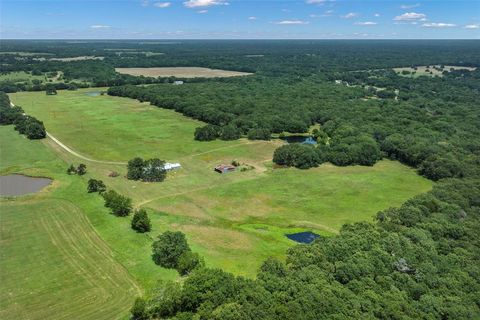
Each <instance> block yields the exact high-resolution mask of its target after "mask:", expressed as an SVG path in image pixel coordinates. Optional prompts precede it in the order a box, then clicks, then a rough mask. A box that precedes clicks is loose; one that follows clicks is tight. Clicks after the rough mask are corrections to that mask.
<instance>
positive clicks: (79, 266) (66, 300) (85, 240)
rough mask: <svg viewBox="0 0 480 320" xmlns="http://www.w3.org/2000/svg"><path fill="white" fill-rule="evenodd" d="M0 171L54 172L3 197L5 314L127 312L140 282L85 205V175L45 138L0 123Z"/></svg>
mask: <svg viewBox="0 0 480 320" xmlns="http://www.w3.org/2000/svg"><path fill="white" fill-rule="evenodd" d="M0 136H1V139H0V149H1V150H2V152H1V154H0V174H6V173H12V172H22V173H25V174H28V175H32V176H48V177H51V178H53V179H54V180H53V183H52V185H51V186H49V187H47V188H45V189H44V190H42V191H40V192H39V193H37V194H32V195H26V196H21V197H16V198H1V199H0V207H1V210H0V239H1V240H0V269H1V270H2V272H1V273H0V281H1V283H2V285H1V289H0V318H1V319H122V318H124V317H125V316H126V315H127V313H128V309H129V306H130V304H131V303H132V300H133V299H134V297H135V296H137V295H139V294H140V293H141V292H142V289H141V287H140V286H139V285H138V284H137V283H136V281H135V280H134V278H133V277H132V276H131V275H130V274H129V272H128V271H127V270H126V268H125V267H124V266H122V264H120V263H119V262H118V259H116V258H115V252H114V251H112V249H111V248H110V246H109V245H107V244H106V242H105V241H104V240H103V239H102V238H101V237H100V236H99V234H98V233H97V231H96V230H95V228H94V227H93V226H92V224H91V222H90V221H89V219H87V216H86V214H85V212H86V211H87V210H85V209H87V208H88V207H90V206H92V200H95V199H88V198H85V197H83V196H82V195H81V194H79V193H78V191H74V190H79V189H84V187H85V186H84V183H83V181H82V180H81V179H78V178H77V177H74V176H67V175H64V174H61V173H59V172H60V171H59V170H60V169H62V168H63V167H64V166H65V163H64V162H63V161H61V160H59V159H58V158H57V157H56V155H55V153H54V152H52V151H50V150H49V149H48V148H47V147H46V146H45V144H44V143H43V142H41V141H31V140H28V139H25V138H24V137H23V136H21V135H19V134H18V133H17V132H16V131H14V130H13V127H12V126H7V127H1V128H0Z"/></svg>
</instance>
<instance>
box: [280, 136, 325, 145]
mask: <svg viewBox="0 0 480 320" xmlns="http://www.w3.org/2000/svg"><path fill="white" fill-rule="evenodd" d="M281 139H282V140H285V141H287V142H288V143H302V144H312V145H314V144H317V141H315V139H314V138H313V137H312V136H287V137H283V138H281Z"/></svg>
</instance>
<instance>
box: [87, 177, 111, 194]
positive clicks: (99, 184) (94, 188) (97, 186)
mask: <svg viewBox="0 0 480 320" xmlns="http://www.w3.org/2000/svg"><path fill="white" fill-rule="evenodd" d="M87 190H88V192H89V193H92V192H98V193H103V192H105V190H107V187H106V186H105V184H104V183H103V181H102V180H95V179H90V180H88V187H87Z"/></svg>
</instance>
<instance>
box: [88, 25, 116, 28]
mask: <svg viewBox="0 0 480 320" xmlns="http://www.w3.org/2000/svg"><path fill="white" fill-rule="evenodd" d="M90 28H91V29H109V28H111V26H107V25H103V24H94V25H93V26H90Z"/></svg>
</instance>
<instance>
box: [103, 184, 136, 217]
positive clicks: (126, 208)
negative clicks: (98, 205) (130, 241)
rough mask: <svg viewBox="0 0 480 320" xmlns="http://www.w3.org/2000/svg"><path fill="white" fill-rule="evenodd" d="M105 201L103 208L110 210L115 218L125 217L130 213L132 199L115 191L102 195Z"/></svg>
mask: <svg viewBox="0 0 480 320" xmlns="http://www.w3.org/2000/svg"><path fill="white" fill-rule="evenodd" d="M102 197H103V199H104V200H105V207H107V208H109V209H110V210H111V213H112V214H113V215H116V216H117V217H126V216H128V215H129V214H130V212H131V211H132V199H130V198H128V197H126V196H123V195H121V194H119V193H118V192H116V191H115V190H108V191H106V192H104V193H102Z"/></svg>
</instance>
